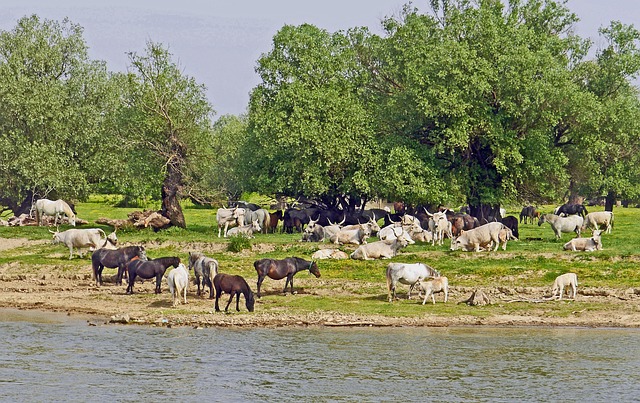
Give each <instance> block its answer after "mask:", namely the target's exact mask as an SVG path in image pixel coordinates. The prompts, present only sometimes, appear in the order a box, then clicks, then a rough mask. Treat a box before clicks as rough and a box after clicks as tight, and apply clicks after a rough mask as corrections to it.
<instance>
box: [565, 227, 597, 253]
mask: <svg viewBox="0 0 640 403" xmlns="http://www.w3.org/2000/svg"><path fill="white" fill-rule="evenodd" d="M601 232H602V231H600V230H594V231H593V235H592V236H591V238H573V239H572V240H570V241H569V242H567V243H565V244H564V246H563V248H564V250H572V251H574V252H575V251H577V250H581V251H585V252H593V251H594V250H602V240H601V238H600V233H601Z"/></svg>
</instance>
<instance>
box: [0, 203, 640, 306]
mask: <svg viewBox="0 0 640 403" xmlns="http://www.w3.org/2000/svg"><path fill="white" fill-rule="evenodd" d="M113 203H114V200H113V199H105V198H94V199H91V200H90V201H89V202H87V203H79V204H78V205H77V206H76V209H77V211H78V217H80V218H82V219H85V220H88V221H89V223H90V224H89V225H87V226H86V227H101V228H103V229H104V230H105V231H106V232H110V231H111V228H110V227H108V226H100V225H95V224H94V223H95V221H96V220H97V219H99V218H101V217H106V218H111V219H122V218H127V214H129V213H130V212H132V211H135V210H139V209H134V208H116V207H113ZM551 210H552V206H545V207H543V208H541V211H543V212H550V211H551ZM598 210H602V208H601V207H600V208H594V207H589V211H598ZM518 213H519V211H518V212H515V211H511V212H509V214H512V215H516V216H517V215H518ZM614 213H615V225H614V229H613V233H612V234H604V235H603V236H602V240H603V245H604V250H602V251H597V252H591V253H584V252H567V251H563V250H562V245H563V244H564V243H565V242H567V241H568V240H569V239H571V238H572V235H571V234H564V235H563V237H562V239H561V240H556V239H555V236H554V234H553V232H552V230H551V228H550V227H549V225H548V224H543V225H542V226H538V225H537V224H533V225H531V224H522V225H520V241H519V242H513V241H511V242H509V244H508V247H507V250H506V251H502V250H501V249H500V250H498V251H497V252H481V253H472V252H461V251H455V252H452V251H449V241H448V240H446V241H445V245H444V246H435V247H434V246H431V245H425V244H416V245H410V246H409V247H407V248H405V249H404V250H402V251H401V252H400V254H399V256H397V257H396V258H394V259H393V260H392V261H396V262H424V263H427V264H429V265H430V266H433V267H434V268H436V269H437V270H439V271H440V272H441V273H442V274H443V275H446V276H447V277H448V278H449V283H450V284H451V285H452V286H459V287H494V286H504V287H549V289H550V287H551V283H552V282H553V280H554V279H555V277H556V276H557V275H559V274H562V273H566V272H570V271H571V272H575V273H577V274H578V277H579V282H580V286H581V287H610V288H616V289H627V288H632V287H640V265H638V262H639V261H640V259H639V255H638V247H637V245H639V244H640V231H638V224H637V223H638V222H640V209H635V208H629V209H627V208H616V209H615V211H614ZM184 214H185V218H186V222H187V226H188V228H187V229H181V228H169V229H168V230H165V231H160V232H154V231H153V230H151V229H143V230H136V229H128V230H122V231H118V238H119V241H120V243H122V244H137V243H144V244H146V245H147V253H148V256H149V257H150V258H156V257H161V256H178V257H180V258H181V259H182V260H183V261H185V262H186V260H187V257H188V252H189V251H192V250H207V249H210V250H216V251H220V252H212V253H206V252H205V253H206V254H207V255H209V256H212V257H215V258H216V259H217V260H218V261H219V262H220V271H221V272H224V273H233V274H240V275H242V276H243V277H245V278H246V279H247V281H248V282H249V285H250V286H251V287H252V289H253V290H254V291H255V284H256V274H255V270H254V268H253V262H254V261H255V260H257V259H261V258H265V257H269V258H275V259H281V258H285V257H288V256H299V257H303V258H307V259H309V258H310V256H311V254H312V253H313V252H314V251H315V250H317V249H318V247H319V246H321V245H319V244H316V243H306V242H305V243H302V242H299V240H300V238H301V236H300V234H266V235H265V234H256V235H255V238H254V239H251V240H250V244H251V245H253V246H254V248H253V249H250V248H249V249H246V248H243V249H241V250H240V251H239V252H237V253H234V252H228V251H227V248H228V246H229V245H230V244H231V243H232V242H234V241H233V240H230V239H225V238H218V236H217V233H218V230H217V227H216V223H215V214H216V210H215V209H207V208H196V207H194V206H188V205H187V206H185V208H184ZM67 228H68V227H61V228H60V229H61V230H64V229H67ZM48 230H49V229H48V228H45V227H0V238H26V239H29V240H44V241H49V240H50V239H51V234H50V233H49V232H48ZM260 245H262V246H264V245H267V246H269V247H262V248H260V247H256V246H260ZM324 247H328V245H326V244H325V245H324ZM340 248H341V249H342V250H344V251H345V252H347V253H350V252H351V251H352V250H353V249H354V247H350V246H341V247H340ZM87 256H88V255H87ZM16 262H17V263H18V264H19V265H20V268H21V270H23V271H24V273H25V274H29V273H40V272H41V271H43V270H46V268H48V267H49V268H50V267H51V266H52V265H53V266H55V267H56V268H58V269H60V270H62V271H64V272H78V273H88V272H89V267H90V260H89V258H88V257H85V258H84V259H78V258H74V259H73V260H69V259H68V250H67V249H66V248H65V247H64V246H62V245H52V244H51V243H50V242H43V243H41V244H38V245H36V246H29V247H20V248H14V249H8V250H3V251H2V252H0V267H1V266H2V265H6V264H15V263H16ZM388 263H389V261H387V260H383V261H355V260H343V261H331V260H324V261H320V262H319V263H318V266H319V268H320V271H321V273H322V277H321V278H320V279H316V278H315V277H313V276H312V275H310V274H309V273H306V272H304V273H300V274H298V275H296V277H295V282H294V284H295V288H296V290H298V291H299V294H297V295H295V296H288V297H286V298H283V297H282V296H281V295H280V293H279V291H280V290H281V289H282V287H283V286H284V280H281V281H275V280H271V279H266V280H265V282H264V283H263V294H265V295H264V296H263V298H262V299H261V300H260V305H259V306H260V308H261V309H272V310H273V311H274V312H277V311H278V310H286V311H287V312H288V313H306V312H316V311H326V312H342V313H355V314H380V315H388V316H400V317H405V316H406V317H411V316H416V315H422V314H424V313H434V314H438V315H443V316H454V315H470V316H475V317H478V318H482V317H484V316H488V315H495V314H501V313H508V312H511V313H518V312H520V311H524V310H526V309H531V305H530V304H526V303H512V304H502V305H501V304H495V305H492V306H490V307H485V308H477V307H467V306H466V305H458V304H455V302H456V301H453V302H454V303H451V304H446V305H445V304H441V303H438V304H436V305H435V306H433V305H431V304H430V303H429V304H428V305H426V306H425V307H423V309H416V304H417V303H418V301H417V300H415V299H414V300H410V301H407V300H400V301H398V303H394V304H388V303H385V302H386V300H387V290H386V280H385V275H384V272H385V267H386V265H387V264H388ZM354 284H355V286H354ZM406 288H407V287H406V286H400V289H399V295H400V297H404V295H405V293H406ZM190 292H191V293H193V292H195V291H194V288H193V287H192V288H191V289H190ZM441 300H442V296H441V295H440V296H438V297H437V301H438V302H440V301H441ZM225 303H226V302H225ZM594 307H595V306H594V305H589V303H587V302H575V303H571V304H556V305H553V306H550V305H549V304H545V309H547V310H549V311H548V314H549V315H557V316H566V315H569V314H570V313H571V312H573V311H579V310H583V309H594ZM595 308H597V307H595Z"/></svg>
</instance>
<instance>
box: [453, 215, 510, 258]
mask: <svg viewBox="0 0 640 403" xmlns="http://www.w3.org/2000/svg"><path fill="white" fill-rule="evenodd" d="M503 228H506V227H505V226H504V225H503V224H502V223H500V222H497V221H494V222H490V223H487V224H484V225H481V226H479V227H476V228H474V229H470V230H468V231H460V236H458V237H457V238H455V239H453V240H452V241H451V250H458V249H464V250H466V251H475V252H479V251H480V248H484V247H485V246H488V247H489V249H491V248H492V247H493V250H494V251H495V250H498V246H499V245H500V231H501V230H502V229H503Z"/></svg>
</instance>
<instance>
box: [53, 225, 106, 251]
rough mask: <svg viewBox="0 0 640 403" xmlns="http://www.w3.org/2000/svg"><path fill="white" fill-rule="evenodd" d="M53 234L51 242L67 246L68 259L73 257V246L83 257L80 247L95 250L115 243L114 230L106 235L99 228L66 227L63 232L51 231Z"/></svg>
mask: <svg viewBox="0 0 640 403" xmlns="http://www.w3.org/2000/svg"><path fill="white" fill-rule="evenodd" d="M49 232H51V233H52V234H53V243H54V244H56V243H62V244H64V245H66V246H67V247H68V248H69V259H71V258H72V257H73V248H76V249H77V252H78V256H80V257H83V256H84V254H83V253H82V252H81V249H84V248H88V249H89V250H95V249H99V248H103V247H107V246H108V244H109V243H111V244H113V245H115V243H116V242H117V238H116V236H115V231H114V232H112V233H111V234H109V236H107V235H106V234H105V233H104V231H103V230H102V229H100V228H85V229H76V228H73V229H68V230H66V231H63V232H58V231H55V232H54V231H51V230H49Z"/></svg>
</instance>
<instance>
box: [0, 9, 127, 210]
mask: <svg viewBox="0 0 640 403" xmlns="http://www.w3.org/2000/svg"><path fill="white" fill-rule="evenodd" d="M115 88H116V87H115V85H114V81H113V80H112V78H111V77H110V75H109V74H108V73H107V70H106V67H105V65H104V63H102V62H96V61H91V60H89V58H88V56H87V46H86V44H85V42H84V39H83V38H82V28H81V27H80V26H79V25H76V24H73V23H71V22H70V21H69V20H67V19H64V20H63V21H62V22H61V23H59V22H56V21H50V20H41V19H40V18H39V17H38V16H36V15H32V16H30V17H24V18H22V19H20V20H19V21H18V23H17V25H16V27H15V28H14V29H13V30H12V31H3V32H1V33H0V96H1V97H2V100H3V102H2V104H1V105H0V203H1V204H2V205H5V206H9V207H10V208H11V209H12V210H13V211H14V213H19V212H21V211H20V210H21V209H22V208H23V207H25V206H26V207H27V210H28V207H30V206H31V202H32V200H31V199H32V197H34V196H38V197H44V196H47V195H48V194H50V193H52V195H54V196H55V197H64V198H67V199H70V198H84V197H86V196H87V194H88V192H89V191H90V189H91V184H92V183H94V182H96V181H99V180H101V179H104V178H105V177H106V176H107V175H108V166H106V164H105V162H104V159H103V157H104V156H105V155H109V154H110V151H109V150H110V146H111V145H112V144H113V143H114V142H115V139H114V138H113V136H112V135H111V133H109V132H108V131H107V130H105V128H106V127H107V126H108V125H107V123H106V122H107V120H108V119H109V117H110V116H111V115H112V113H113V109H114V104H115V102H116V100H117V96H116V95H117V92H116V90H115Z"/></svg>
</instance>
